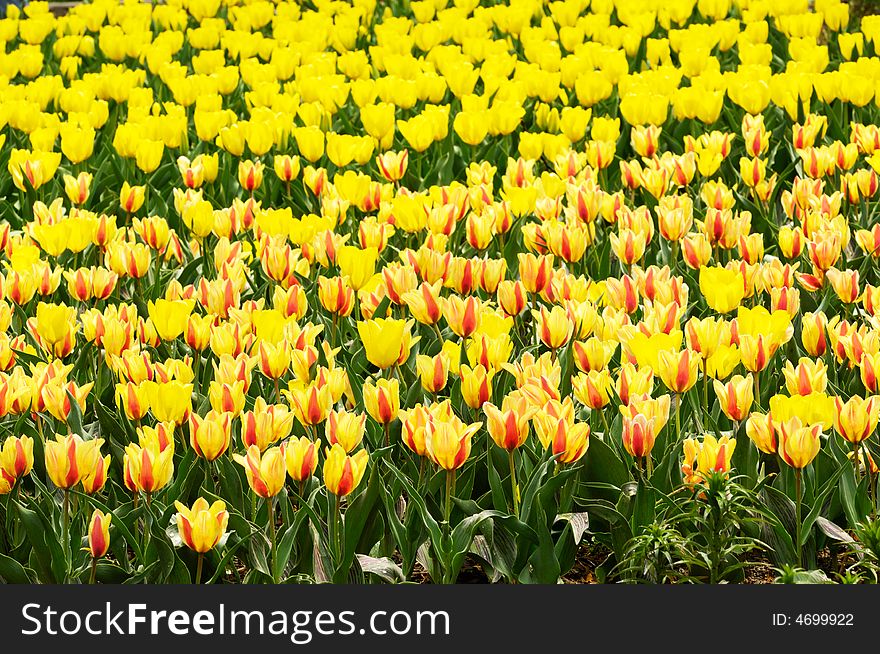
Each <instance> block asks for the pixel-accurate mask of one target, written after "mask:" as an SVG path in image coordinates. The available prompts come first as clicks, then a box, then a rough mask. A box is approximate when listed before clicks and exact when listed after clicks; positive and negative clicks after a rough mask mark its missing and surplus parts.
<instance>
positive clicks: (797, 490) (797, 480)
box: [794, 468, 803, 567]
mask: <svg viewBox="0 0 880 654" xmlns="http://www.w3.org/2000/svg"><path fill="white" fill-rule="evenodd" d="M794 494H795V503H794V508H795V537H796V539H797V540H796V541H795V550H796V551H797V564H798V567H801V565H802V562H803V553H802V552H801V529H803V525H802V524H801V469H800V468H795V469H794Z"/></svg>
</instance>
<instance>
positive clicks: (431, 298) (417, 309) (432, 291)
mask: <svg viewBox="0 0 880 654" xmlns="http://www.w3.org/2000/svg"><path fill="white" fill-rule="evenodd" d="M441 288H442V282H441V281H439V280H438V281H437V282H434V283H433V284H429V283H428V282H422V284H421V285H420V286H419V287H418V288H417V289H416V290H414V291H407V292H405V293H403V294H402V295H401V299H402V300H403V301H404V302H405V303H406V306H407V307H408V308H409V310H410V313H411V314H412V317H413V318H415V319H416V320H417V321H418V322H420V323H422V324H423V325H436V324H437V323H438V322H439V321H440V318H442V317H443V309H442V306H441V302H440V289H441Z"/></svg>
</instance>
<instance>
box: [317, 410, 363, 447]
mask: <svg viewBox="0 0 880 654" xmlns="http://www.w3.org/2000/svg"><path fill="white" fill-rule="evenodd" d="M366 422H367V416H366V415H365V414H363V413H358V414H356V413H349V412H347V411H331V412H330V413H329V414H327V422H326V423H325V424H324V430H325V434H326V436H327V441H328V442H329V443H330V445H336V444H337V443H338V444H339V445H341V446H342V447H343V448H344V449H345V451H346V452H351V451H352V450H354V449H355V448H357V446H358V445H360V444H361V441H362V440H363V439H364V431H365V427H366Z"/></svg>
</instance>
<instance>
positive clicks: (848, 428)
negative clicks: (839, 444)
mask: <svg viewBox="0 0 880 654" xmlns="http://www.w3.org/2000/svg"><path fill="white" fill-rule="evenodd" d="M834 408H835V413H834V429H835V430H836V431H837V433H838V434H840V436H841V437H842V438H843V439H844V440H846V441H848V442H850V443H852V444H854V445H855V444H857V443H861V442H862V441H863V440H865V439H866V438H868V437H869V436H870V435H871V434H873V433H874V430H875V429H877V422H878V420H880V403H878V401H877V397H876V396H874V397H869V398H868V399H862V398H861V397H859V396H858V395H854V396H852V397H851V398H850V399H849V400H847V401H846V402H844V401H843V400H841V398H839V397H835V398H834Z"/></svg>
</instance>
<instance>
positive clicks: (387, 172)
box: [376, 150, 409, 182]
mask: <svg viewBox="0 0 880 654" xmlns="http://www.w3.org/2000/svg"><path fill="white" fill-rule="evenodd" d="M408 163H409V151H408V150H402V151H400V152H385V153H384V154H380V155H379V156H377V157H376V166H377V167H378V168H379V172H380V173H381V174H382V177H384V178H385V179H387V180H388V181H389V182H397V181H399V180H401V179H403V176H404V174H405V173H406V168H407V164H408Z"/></svg>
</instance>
